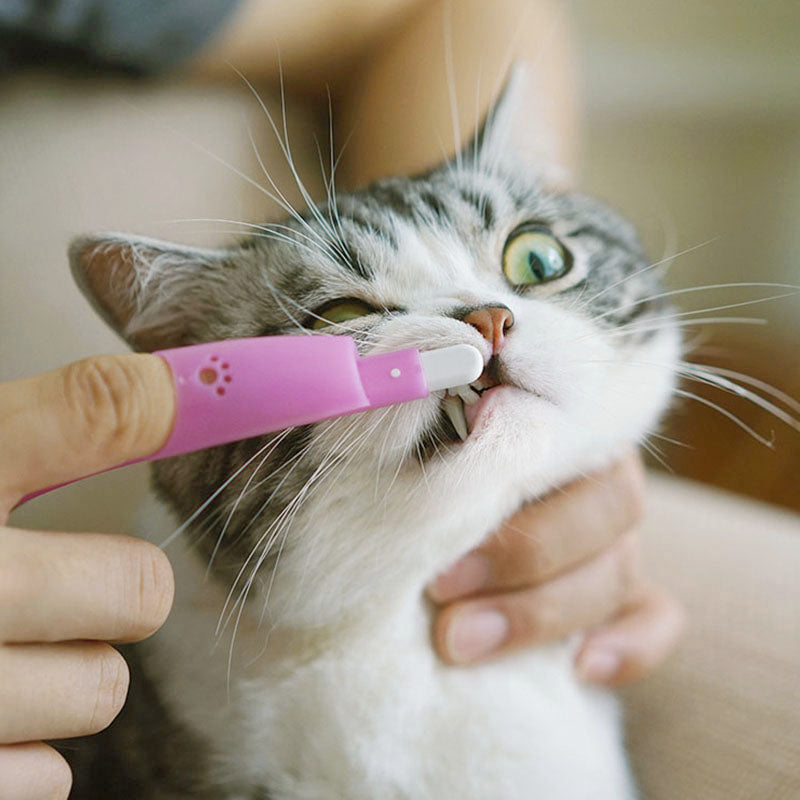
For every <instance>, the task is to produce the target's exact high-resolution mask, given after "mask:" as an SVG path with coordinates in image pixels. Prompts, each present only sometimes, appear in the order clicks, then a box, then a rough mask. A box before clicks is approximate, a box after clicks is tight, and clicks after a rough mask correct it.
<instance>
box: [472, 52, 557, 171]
mask: <svg viewBox="0 0 800 800" xmlns="http://www.w3.org/2000/svg"><path fill="white" fill-rule="evenodd" d="M540 80H541V78H540V76H539V75H538V73H537V71H536V68H535V66H534V65H533V64H532V63H531V62H528V61H524V60H518V61H515V62H514V64H513V65H512V67H511V69H510V70H509V73H508V76H507V78H506V81H505V84H504V86H503V89H502V91H501V92H500V95H499V97H498V98H497V100H496V101H495V102H494V104H493V105H492V106H491V107H490V108H489V110H488V112H487V114H486V117H485V118H484V120H483V123H482V124H481V125H480V127H479V128H478V130H477V131H476V132H475V136H474V140H473V141H472V142H471V143H469V144H468V145H467V148H466V150H465V152H464V153H463V154H462V158H464V159H465V160H467V159H475V161H476V163H477V164H478V165H480V167H481V169H483V170H484V171H486V172H492V171H493V170H494V169H496V168H497V167H501V166H505V167H507V168H510V169H511V171H512V172H513V171H517V170H518V169H519V168H520V167H523V168H528V169H530V170H532V171H534V172H536V173H537V174H538V175H539V177H540V178H541V179H543V180H544V182H545V183H546V184H548V185H551V186H560V185H567V184H569V183H570V182H571V180H572V176H571V174H570V173H571V171H570V170H569V169H568V168H567V166H566V165H565V164H563V163H561V155H562V153H563V149H562V148H560V147H559V146H558V142H557V141H556V139H555V134H556V132H555V130H554V126H553V111H552V109H550V108H548V107H547V100H548V94H547V92H545V91H544V87H542V86H541V85H540Z"/></svg>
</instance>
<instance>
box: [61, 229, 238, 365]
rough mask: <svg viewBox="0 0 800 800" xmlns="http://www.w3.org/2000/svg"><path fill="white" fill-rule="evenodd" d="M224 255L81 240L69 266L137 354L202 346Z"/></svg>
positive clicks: (131, 241) (103, 238)
mask: <svg viewBox="0 0 800 800" xmlns="http://www.w3.org/2000/svg"><path fill="white" fill-rule="evenodd" d="M223 258H224V252H223V251H216V250H202V249H200V248H193V247H184V246H182V245H173V244H170V243H168V242H161V241H157V240H155V239H146V238H138V237H131V236H127V235H125V234H114V233H111V234H101V235H97V236H82V237H80V238H78V239H76V240H74V241H73V242H72V244H71V245H70V248H69V261H70V267H71V269H72V274H73V276H74V278H75V281H76V283H77V284H78V286H79V288H80V289H81V291H82V292H83V294H84V295H85V296H86V297H87V298H88V300H89V302H90V303H91V304H92V305H93V306H94V308H95V309H96V310H97V311H98V312H99V314H100V316H101V317H103V319H104V320H105V321H106V322H107V323H108V324H109V325H110V326H111V327H112V328H113V329H114V330H115V331H117V333H119V334H120V336H122V337H123V338H124V339H125V340H126V341H127V342H128V343H129V344H130V345H131V346H132V347H133V348H134V349H135V350H142V351H152V350H159V349H163V348H167V347H179V346H181V345H184V344H192V343H194V342H198V341H202V339H203V331H204V329H206V328H207V317H208V315H209V314H210V313H211V311H212V308H213V303H212V300H213V287H214V285H217V284H219V282H220V278H221V275H220V270H219V267H220V265H221V263H222V261H223Z"/></svg>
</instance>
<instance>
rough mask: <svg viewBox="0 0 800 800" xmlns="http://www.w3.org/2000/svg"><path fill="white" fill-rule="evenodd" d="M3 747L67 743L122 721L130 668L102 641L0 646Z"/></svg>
mask: <svg viewBox="0 0 800 800" xmlns="http://www.w3.org/2000/svg"><path fill="white" fill-rule="evenodd" d="M0 674H1V675H3V680H2V681H0V708H2V709H3V714H2V716H0V742H2V743H4V744H13V743H15V742H27V741H34V740H39V739H66V738H69V737H72V736H85V735H88V734H91V733H97V732H98V731H101V730H103V728H105V727H107V726H108V725H109V724H110V723H111V721H112V720H113V719H114V717H116V716H117V714H118V713H119V711H120V709H121V708H122V705H123V703H124V702H125V695H126V694H127V691H128V681H129V674H128V666H127V664H126V663H125V659H124V658H123V657H122V656H121V655H120V654H119V652H117V651H116V650H115V649H114V648H113V647H111V645H108V644H101V643H99V642H63V643H61V644H9V645H4V646H3V647H0Z"/></svg>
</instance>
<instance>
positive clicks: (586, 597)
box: [434, 535, 639, 664]
mask: <svg viewBox="0 0 800 800" xmlns="http://www.w3.org/2000/svg"><path fill="white" fill-rule="evenodd" d="M637 545H638V542H637V540H636V539H635V538H634V537H633V536H631V535H628V536H625V537H623V538H622V539H621V540H620V541H619V542H617V543H616V544H615V545H614V546H613V547H612V548H610V549H609V550H607V551H606V552H604V553H602V554H601V555H599V556H596V557H595V558H594V559H592V560H591V561H589V562H587V563H586V564H583V565H582V566H580V567H578V568H576V569H575V570H572V571H571V572H568V573H567V574H565V575H562V576H561V577H559V578H555V579H553V580H551V581H548V582H547V583H545V584H542V585H541V586H536V587H534V588H531V589H525V590H521V591H513V592H505V593H502V594H497V595H493V596H491V597H480V598H478V599H475V600H465V601H460V602H455V603H452V604H451V605H449V606H446V607H445V608H443V609H442V611H441V612H440V614H439V616H438V618H437V619H436V621H435V623H434V641H435V643H436V647H437V650H438V651H439V653H440V654H441V656H442V657H443V658H444V659H445V660H446V661H449V662H451V663H455V664H466V663H471V662H473V661H477V660H480V659H483V658H486V657H488V656H491V655H496V654H498V653H502V652H507V651H510V650H516V649H518V648H521V647H526V646H530V645H533V644H542V643H544V642H549V641H555V640H558V639H563V638H564V637H566V636H568V635H569V634H571V633H574V632H576V631H578V630H585V629H586V628H589V627H591V626H593V625H598V624H600V623H602V622H604V621H605V620H607V619H609V618H611V617H612V616H615V615H616V614H617V613H618V612H619V610H620V609H621V608H622V607H623V606H625V605H626V604H627V603H628V602H630V599H631V597H632V596H633V594H634V591H635V589H636V586H637V585H638V575H639V557H638V546H637Z"/></svg>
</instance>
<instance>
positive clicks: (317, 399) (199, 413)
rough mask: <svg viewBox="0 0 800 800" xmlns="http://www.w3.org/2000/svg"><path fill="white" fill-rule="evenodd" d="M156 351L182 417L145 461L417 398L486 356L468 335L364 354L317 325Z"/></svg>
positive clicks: (459, 382) (462, 376) (455, 381)
mask: <svg viewBox="0 0 800 800" xmlns="http://www.w3.org/2000/svg"><path fill="white" fill-rule="evenodd" d="M156 355H159V356H161V358H163V359H164V360H165V361H166V362H167V364H168V365H169V367H170V369H171V371H172V375H173V380H174V382H175V395H176V413H175V423H174V425H173V428H172V432H171V433H170V435H169V438H168V439H167V441H166V443H165V444H164V446H163V447H162V448H161V449H160V450H158V451H157V452H156V453H153V454H152V455H151V456H148V457H146V458H143V459H138V460H139V461H156V460H158V459H161V458H168V457H170V456H176V455H180V454H182V453H190V452H193V451H195V450H204V449H205V448H207V447H214V446H215V445H219V444H225V443H227V442H233V441H236V440H239V439H248V438H250V437H252V436H258V435H260V434H264V433H270V432H272V431H278V430H282V429H284V428H289V427H292V426H295V425H306V424H308V423H311V422H320V421H321V420H325V419H331V418H332V417H341V416H345V415H347V414H355V413H357V412H359V411H367V410H369V409H373V408H381V407H383V406H388V405H393V404H395V403H404V402H408V401H409V400H418V399H419V398H421V397H427V396H428V395H429V394H430V393H431V392H434V391H437V390H440V389H447V388H451V387H455V386H463V385H464V384H467V383H470V382H472V381H474V380H476V379H477V378H478V376H479V375H480V374H481V372H482V371H483V366H484V364H483V357H482V356H481V354H480V352H479V351H478V350H477V349H476V348H475V347H472V346H471V345H466V344H458V345H453V346H451V347H444V348H440V349H438V350H425V351H422V352H420V351H419V350H415V349H413V348H409V349H406V350H396V351H394V352H390V353H381V354H379V355H372V356H366V357H363V358H362V357H361V356H360V355H359V353H358V350H357V348H356V344H355V342H354V341H353V339H352V338H350V337H349V336H320V335H316V336H262V337H259V338H249V339H228V340H224V341H220V342H208V343H205V344H195V345H189V346H188V347H178V348H175V349H171V350H160V351H157V352H156ZM132 463H136V462H134V461H129V462H126V463H125V464H121V465H120V466H127V465H128V464H132ZM61 485H64V484H61ZM56 488H58V487H57V486H51V487H49V488H47V489H43V490H40V491H38V492H34V493H32V494H29V495H27V496H26V497H24V498H23V500H22V501H21V502H23V503H24V502H26V501H27V500H30V499H31V498H33V497H36V496H38V495H40V494H44V493H45V492H49V491H51V490H52V489H56Z"/></svg>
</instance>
